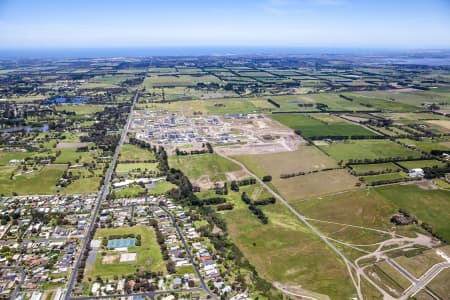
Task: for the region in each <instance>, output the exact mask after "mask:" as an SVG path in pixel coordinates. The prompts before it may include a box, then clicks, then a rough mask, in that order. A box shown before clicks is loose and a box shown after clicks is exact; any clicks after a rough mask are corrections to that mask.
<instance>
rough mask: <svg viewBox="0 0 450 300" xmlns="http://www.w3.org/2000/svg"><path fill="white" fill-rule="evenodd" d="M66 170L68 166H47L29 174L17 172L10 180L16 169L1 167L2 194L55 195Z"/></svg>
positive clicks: (0, 191) (0, 184)
mask: <svg viewBox="0 0 450 300" xmlns="http://www.w3.org/2000/svg"><path fill="white" fill-rule="evenodd" d="M66 169H67V165H45V166H43V167H40V168H39V169H38V170H34V171H33V172H32V173H29V174H22V173H20V172H15V173H14V174H15V175H16V176H14V177H13V179H10V175H11V174H12V173H13V172H14V170H15V167H10V166H7V167H0V194H4V195H11V194H13V193H17V194H19V195H32V194H42V195H49V194H55V193H56V192H57V188H56V183H57V182H58V180H59V178H61V176H62V175H63V173H64V171H65V170H66ZM19 174H20V175H19Z"/></svg>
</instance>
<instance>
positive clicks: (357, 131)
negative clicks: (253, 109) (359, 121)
mask: <svg viewBox="0 0 450 300" xmlns="http://www.w3.org/2000/svg"><path fill="white" fill-rule="evenodd" d="M320 116H321V115H319V116H318V117H316V116H312V115H301V114H273V115H271V117H272V118H273V119H275V120H276V121H278V122H280V123H282V124H284V125H286V126H288V127H290V128H292V129H293V130H295V131H297V132H299V133H300V134H301V135H302V136H304V137H306V138H311V139H315V138H319V137H335V136H339V137H351V136H368V137H369V136H376V135H377V134H376V133H374V132H372V131H370V130H368V129H366V128H364V127H362V126H359V125H354V124H351V123H349V122H347V121H344V120H341V119H338V118H337V117H332V116H329V115H328V116H326V118H325V115H323V116H322V118H321V117H320ZM325 120H326V121H325Z"/></svg>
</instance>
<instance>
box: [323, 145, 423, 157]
mask: <svg viewBox="0 0 450 300" xmlns="http://www.w3.org/2000/svg"><path fill="white" fill-rule="evenodd" d="M320 148H321V149H323V150H324V151H325V152H326V153H328V154H329V155H330V156H331V157H332V158H334V159H336V160H338V161H339V160H342V161H344V162H348V161H349V160H351V159H352V160H362V161H364V160H366V159H368V160H375V159H389V158H392V159H399V158H406V159H408V158H419V157H420V156H421V154H420V153H419V152H417V151H413V150H410V149H408V148H406V147H403V146H401V145H398V144H396V143H394V142H391V141H386V140H357V141H344V142H333V143H331V144H328V145H322V146H320Z"/></svg>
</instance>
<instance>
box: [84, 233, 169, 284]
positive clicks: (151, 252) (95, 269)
mask: <svg viewBox="0 0 450 300" xmlns="http://www.w3.org/2000/svg"><path fill="white" fill-rule="evenodd" d="M130 233H133V234H135V235H138V234H140V235H141V237H142V245H141V246H135V247H129V248H128V252H135V253H136V254H137V261H136V262H130V263H120V262H118V261H117V262H114V263H112V264H104V263H102V258H103V256H102V255H101V252H102V251H104V250H99V252H98V254H97V257H96V259H95V263H94V264H93V265H91V266H87V271H86V276H85V277H84V278H89V277H90V278H92V279H95V278H96V277H97V276H101V277H102V278H103V279H112V278H113V277H114V275H117V276H119V278H120V277H121V276H122V275H124V276H126V275H128V274H133V273H134V272H136V268H138V269H140V270H147V271H153V272H166V268H165V262H164V260H163V258H162V254H161V250H160V248H159V245H158V243H157V241H156V234H155V231H154V230H153V228H152V227H148V226H143V225H136V226H133V227H128V226H123V227H120V228H112V229H98V230H97V231H96V233H95V236H94V239H100V240H101V239H102V238H103V237H108V236H110V235H124V234H130ZM106 253H107V254H115V253H117V252H116V251H106Z"/></svg>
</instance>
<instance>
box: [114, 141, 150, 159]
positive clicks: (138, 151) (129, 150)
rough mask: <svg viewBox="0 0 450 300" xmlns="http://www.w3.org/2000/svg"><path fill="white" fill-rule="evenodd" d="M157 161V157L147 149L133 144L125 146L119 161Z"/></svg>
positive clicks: (121, 149)
mask: <svg viewBox="0 0 450 300" xmlns="http://www.w3.org/2000/svg"><path fill="white" fill-rule="evenodd" d="M153 159H155V155H154V154H153V153H152V152H151V151H148V150H146V149H143V148H141V147H139V146H136V145H132V144H124V145H123V146H122V147H121V148H120V156H119V159H118V161H119V162H124V161H132V162H143V161H148V160H153Z"/></svg>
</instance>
